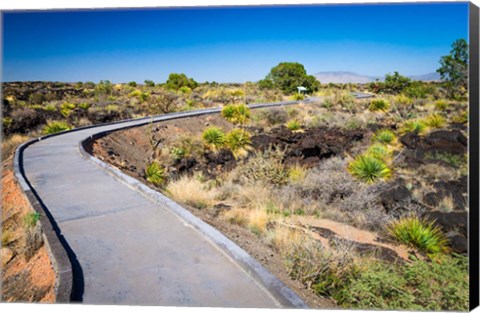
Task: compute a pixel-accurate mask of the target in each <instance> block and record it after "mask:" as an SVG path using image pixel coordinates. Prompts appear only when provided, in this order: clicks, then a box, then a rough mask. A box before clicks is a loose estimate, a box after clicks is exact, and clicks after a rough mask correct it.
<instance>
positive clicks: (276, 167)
mask: <svg viewBox="0 0 480 313" xmlns="http://www.w3.org/2000/svg"><path fill="white" fill-rule="evenodd" d="M237 177H239V179H240V180H241V181H242V182H243V183H244V184H249V185H254V184H258V183H263V184H272V185H284V184H286V183H287V182H288V172H287V170H286V169H285V166H284V165H283V164H282V160H281V156H280V155H279V153H278V152H277V151H265V152H264V153H261V152H257V153H256V155H255V156H254V157H251V158H249V159H248V161H247V162H246V163H245V164H242V165H241V166H239V167H237Z"/></svg>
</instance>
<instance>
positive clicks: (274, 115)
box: [262, 108, 288, 126]
mask: <svg viewBox="0 0 480 313" xmlns="http://www.w3.org/2000/svg"><path fill="white" fill-rule="evenodd" d="M262 117H263V118H264V119H265V120H266V122H267V123H268V125H271V126H273V125H277V124H283V123H286V122H287V120H288V113H287V112H286V111H285V110H284V109H277V108H275V109H270V110H265V111H262Z"/></svg>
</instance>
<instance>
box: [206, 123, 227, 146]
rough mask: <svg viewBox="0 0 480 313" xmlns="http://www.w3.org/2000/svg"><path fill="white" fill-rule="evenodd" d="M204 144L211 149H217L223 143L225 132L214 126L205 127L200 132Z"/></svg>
mask: <svg viewBox="0 0 480 313" xmlns="http://www.w3.org/2000/svg"><path fill="white" fill-rule="evenodd" d="M202 138H203V141H204V142H205V144H206V145H207V146H208V147H210V148H211V149H213V150H218V149H220V148H222V147H223V145H224V144H225V134H224V133H223V131H222V130H221V129H220V128H218V127H215V126H212V127H209V128H207V129H206V130H205V131H204V132H203V134H202Z"/></svg>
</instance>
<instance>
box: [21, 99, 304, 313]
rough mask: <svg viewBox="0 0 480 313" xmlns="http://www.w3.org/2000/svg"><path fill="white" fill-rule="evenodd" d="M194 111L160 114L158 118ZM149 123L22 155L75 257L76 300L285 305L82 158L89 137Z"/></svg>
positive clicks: (63, 140)
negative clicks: (82, 145) (82, 149)
mask: <svg viewBox="0 0 480 313" xmlns="http://www.w3.org/2000/svg"><path fill="white" fill-rule="evenodd" d="M209 112H210V113H211V112H218V108H216V109H207V110H203V111H202V113H203V114H205V113H209ZM194 114H195V113H190V112H185V113H177V114H170V115H165V116H158V117H156V118H154V121H155V122H156V121H161V120H166V119H171V118H176V117H185V116H191V115H194ZM148 121H149V120H148V119H147V120H145V119H143V120H137V121H127V122H123V123H119V124H111V125H100V126H98V127H94V128H88V129H83V130H79V131H74V132H68V133H65V134H61V135H58V136H54V137H50V138H46V139H43V140H41V141H39V142H36V143H34V144H32V145H30V146H28V147H27V148H26V149H25V150H24V151H23V168H24V173H25V177H26V178H27V180H28V181H29V183H30V185H31V186H32V188H33V190H34V191H35V192H36V194H37V196H38V197H39V198H40V199H41V201H42V202H43V204H44V206H45V207H46V208H47V210H48V211H49V212H50V214H51V215H52V217H53V219H54V220H55V222H56V224H57V226H58V228H59V230H60V232H61V234H62V235H63V237H64V238H65V240H66V242H67V244H68V246H69V247H70V248H71V250H72V251H73V253H74V255H75V256H76V259H77V260H76V262H77V263H78V264H77V265H78V266H79V268H77V270H76V271H75V273H74V275H76V276H77V277H76V279H75V284H76V286H75V287H74V288H75V289H76V293H77V296H76V297H77V299H76V300H80V301H83V303H88V304H132V305H133V304H138V305H164V306H213V307H218V306H220V307H258V308H261V307H266V308H275V307H282V306H285V303H283V304H282V303H281V301H279V300H278V298H277V297H276V296H275V295H274V293H272V292H271V291H270V290H268V288H265V286H262V284H261V283H259V282H258V280H256V279H254V278H253V277H252V275H251V274H250V273H247V271H246V270H245V269H244V268H242V267H241V266H239V264H238V263H237V262H235V261H234V260H233V259H232V258H231V257H230V256H228V255H227V254H226V253H225V252H224V250H222V249H221V248H220V247H219V246H218V245H217V244H215V243H214V242H213V241H212V240H210V238H208V237H207V236H204V235H202V234H201V233H200V232H199V231H198V230H197V229H195V228H194V227H192V226H191V225H190V224H189V223H188V222H186V221H185V220H184V219H182V218H181V217H179V216H178V215H177V214H174V212H172V211H171V210H169V209H168V208H165V207H163V206H162V205H161V204H159V203H156V202H154V201H152V200H151V199H149V198H147V197H146V196H145V195H143V194H142V193H140V192H138V191H136V190H134V189H133V188H131V187H129V186H128V185H127V184H125V183H123V182H121V181H120V180H118V179H116V178H115V177H113V176H112V175H110V174H108V173H107V172H106V171H104V170H103V169H102V168H100V167H98V166H97V165H95V164H94V163H93V162H91V161H90V160H87V159H85V158H84V157H82V156H81V154H80V150H79V143H80V142H81V141H83V140H85V139H86V138H88V137H89V136H92V135H95V134H97V133H99V132H103V131H111V130H115V129H121V128H125V127H127V126H135V125H139V124H144V123H145V122H148ZM79 275H80V276H81V277H78V276H79ZM284 287H285V286H284ZM287 289H288V288H287ZM290 292H291V291H290ZM292 294H293V293H292ZM293 295H294V294H293ZM294 296H295V295H294ZM300 301H301V300H300ZM302 305H304V304H303V303H302V302H298V303H297V304H296V305H294V306H302Z"/></svg>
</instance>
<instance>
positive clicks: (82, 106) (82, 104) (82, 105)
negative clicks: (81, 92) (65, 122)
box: [78, 102, 90, 110]
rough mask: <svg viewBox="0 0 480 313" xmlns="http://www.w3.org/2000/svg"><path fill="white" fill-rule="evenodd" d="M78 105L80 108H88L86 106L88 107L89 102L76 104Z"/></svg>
mask: <svg viewBox="0 0 480 313" xmlns="http://www.w3.org/2000/svg"><path fill="white" fill-rule="evenodd" d="M78 107H79V108H80V109H82V110H88V108H89V107H90V104H89V103H87V102H82V103H80V104H79V105H78Z"/></svg>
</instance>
